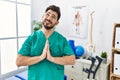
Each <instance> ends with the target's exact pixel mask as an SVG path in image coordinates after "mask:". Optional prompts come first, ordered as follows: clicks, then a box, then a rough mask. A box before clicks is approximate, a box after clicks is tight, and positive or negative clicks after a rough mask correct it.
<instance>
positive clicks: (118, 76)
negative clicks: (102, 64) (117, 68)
mask: <svg viewBox="0 0 120 80" xmlns="http://www.w3.org/2000/svg"><path fill="white" fill-rule="evenodd" d="M111 77H117V78H120V75H117V74H114V73H111Z"/></svg>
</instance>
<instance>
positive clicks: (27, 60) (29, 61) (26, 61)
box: [16, 41, 48, 67]
mask: <svg viewBox="0 0 120 80" xmlns="http://www.w3.org/2000/svg"><path fill="white" fill-rule="evenodd" d="M46 43H47V41H46ZM47 49H48V45H47V44H45V47H44V49H43V52H42V54H41V55H40V56H34V57H30V56H23V55H20V54H18V56H17V59H16V65H17V66H18V67H20V66H30V65H33V64H36V63H38V62H40V61H42V60H43V59H45V58H46V55H47V54H46V53H47V52H46V51H47Z"/></svg>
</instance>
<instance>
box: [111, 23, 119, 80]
mask: <svg viewBox="0 0 120 80" xmlns="http://www.w3.org/2000/svg"><path fill="white" fill-rule="evenodd" d="M118 54H120V23H117V24H115V25H114V31H113V41H112V56H111V63H110V80H120V75H117V74H114V72H113V70H114V68H116V67H117V68H118V67H119V65H120V64H118V63H119V62H118V61H120V60H119V59H120V58H119V56H118ZM116 56H117V57H116ZM116 62H117V63H116ZM115 64H117V65H115ZM115 71H116V70H115ZM117 72H119V71H117Z"/></svg>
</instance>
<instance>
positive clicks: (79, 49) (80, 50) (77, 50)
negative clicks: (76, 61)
mask: <svg viewBox="0 0 120 80" xmlns="http://www.w3.org/2000/svg"><path fill="white" fill-rule="evenodd" d="M84 52H85V51H84V48H83V47H82V46H76V47H75V55H76V56H82V55H83V54H84Z"/></svg>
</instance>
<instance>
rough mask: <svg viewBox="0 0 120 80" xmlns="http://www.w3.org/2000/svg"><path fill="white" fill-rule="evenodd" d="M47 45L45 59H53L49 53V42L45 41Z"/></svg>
mask: <svg viewBox="0 0 120 80" xmlns="http://www.w3.org/2000/svg"><path fill="white" fill-rule="evenodd" d="M47 45H48V49H47V57H46V59H47V60H49V61H53V57H52V56H51V53H50V47H49V42H47Z"/></svg>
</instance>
